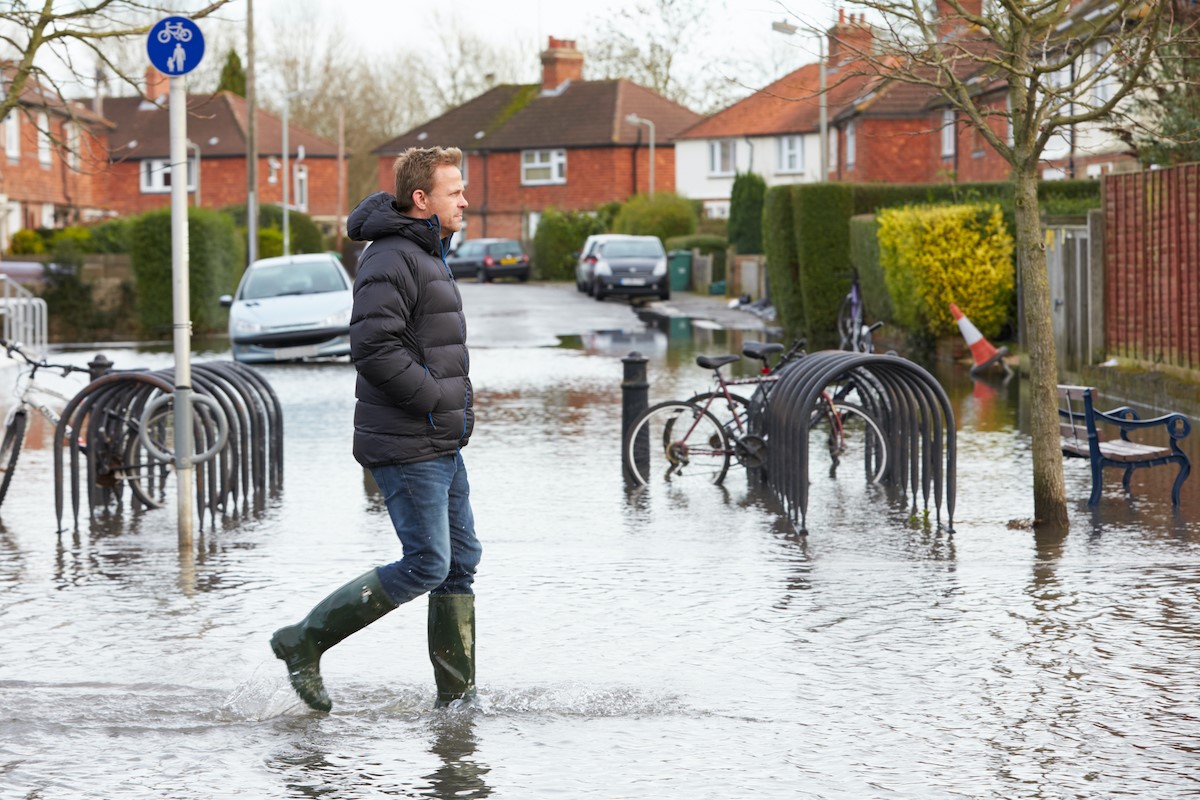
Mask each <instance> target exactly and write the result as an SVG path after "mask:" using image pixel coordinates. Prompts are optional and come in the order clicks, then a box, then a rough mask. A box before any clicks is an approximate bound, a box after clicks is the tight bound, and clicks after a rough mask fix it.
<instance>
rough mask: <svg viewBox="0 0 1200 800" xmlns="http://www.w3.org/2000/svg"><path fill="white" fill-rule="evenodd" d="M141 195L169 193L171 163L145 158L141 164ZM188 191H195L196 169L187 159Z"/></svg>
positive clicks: (164, 160) (162, 159) (167, 160)
mask: <svg viewBox="0 0 1200 800" xmlns="http://www.w3.org/2000/svg"><path fill="white" fill-rule="evenodd" d="M140 170H141V175H140V178H141V180H140V182H141V189H142V194H163V193H165V192H169V191H171V161H170V159H166V158H147V159H145V160H143V161H142V162H141V165H140ZM187 176H188V187H187V188H188V191H189V192H194V191H196V168H195V164H194V163H193V161H192V159H191V158H190V157H189V158H188V162H187Z"/></svg>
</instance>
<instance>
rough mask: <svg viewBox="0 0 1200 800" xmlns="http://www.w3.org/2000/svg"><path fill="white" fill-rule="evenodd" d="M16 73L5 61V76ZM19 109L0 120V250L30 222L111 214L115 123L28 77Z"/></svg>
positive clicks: (48, 224) (54, 223) (45, 224)
mask: <svg viewBox="0 0 1200 800" xmlns="http://www.w3.org/2000/svg"><path fill="white" fill-rule="evenodd" d="M14 74H15V67H14V66H13V65H12V64H2V63H0V82H2V84H3V86H5V87H7V85H8V82H9V81H10V80H12V78H13V75H14ZM18 104H19V105H18V108H17V109H14V110H13V111H11V112H9V114H8V115H6V116H5V118H4V119H3V120H0V144H2V149H3V153H0V250H3V251H7V249H8V246H9V244H10V242H11V240H12V235H13V234H14V233H16V232H17V231H19V230H22V229H25V228H56V227H62V226H64V225H69V224H72V223H78V222H90V221H93V220H96V219H99V218H100V217H102V216H104V213H105V198H106V188H105V186H106V185H105V173H104V167H105V163H106V161H107V155H108V154H107V133H108V131H109V129H110V128H111V123H110V122H109V121H108V120H106V119H105V118H104V117H103V116H101V115H100V114H98V113H95V112H94V111H92V110H91V109H89V108H87V107H86V106H83V105H80V104H79V103H73V102H65V101H63V100H62V99H61V98H60V97H59V96H58V95H57V94H56V93H54V92H52V91H48V90H44V89H43V88H42V87H41V86H40V85H39V84H38V83H37V81H36V80H35V79H34V78H32V77H30V78H29V79H28V80H27V82H26V84H25V86H24V88H23V89H22V91H21V96H20V97H19V98H18Z"/></svg>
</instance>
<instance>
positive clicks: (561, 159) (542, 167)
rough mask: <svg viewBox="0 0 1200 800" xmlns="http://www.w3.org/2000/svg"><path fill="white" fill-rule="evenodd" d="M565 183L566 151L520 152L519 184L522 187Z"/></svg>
mask: <svg viewBox="0 0 1200 800" xmlns="http://www.w3.org/2000/svg"><path fill="white" fill-rule="evenodd" d="M566 182H567V151H566V150H522V151H521V184H522V185H523V186H540V185H544V184H550V183H566Z"/></svg>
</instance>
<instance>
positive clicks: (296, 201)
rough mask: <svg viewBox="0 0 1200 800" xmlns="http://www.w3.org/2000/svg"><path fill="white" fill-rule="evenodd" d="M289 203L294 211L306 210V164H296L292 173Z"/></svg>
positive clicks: (189, 164)
mask: <svg viewBox="0 0 1200 800" xmlns="http://www.w3.org/2000/svg"><path fill="white" fill-rule="evenodd" d="M188 167H189V170H188V175H189V176H190V175H191V162H190V161H189V162H188ZM288 199H289V200H290V201H291V202H290V203H289V205H290V206H291V207H292V209H293V210H295V211H305V212H307V211H308V165H307V164H297V165H296V166H295V169H294V172H293V173H292V196H291V197H290V198H288Z"/></svg>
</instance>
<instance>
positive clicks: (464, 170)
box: [458, 153, 470, 186]
mask: <svg viewBox="0 0 1200 800" xmlns="http://www.w3.org/2000/svg"><path fill="white" fill-rule="evenodd" d="M468 161H470V159H469V158H467V154H466V153H463V157H462V165H461V166H459V168H458V171H459V172H461V173H462V179H463V186H466V185H467V162H468Z"/></svg>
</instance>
